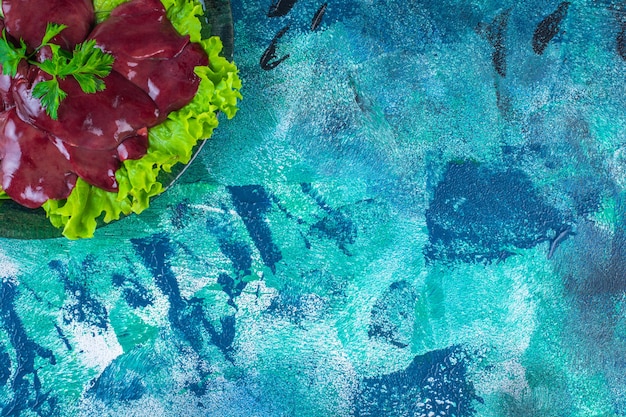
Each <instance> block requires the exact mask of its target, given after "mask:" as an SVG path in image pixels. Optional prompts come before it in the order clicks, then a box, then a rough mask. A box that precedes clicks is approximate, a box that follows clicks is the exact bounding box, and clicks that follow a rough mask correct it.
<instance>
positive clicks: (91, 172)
mask: <svg viewBox="0 0 626 417" xmlns="http://www.w3.org/2000/svg"><path fill="white" fill-rule="evenodd" d="M65 149H66V150H67V154H68V156H69V160H70V164H71V166H72V170H73V171H74V172H75V173H76V174H78V176H79V177H81V178H82V179H84V180H85V181H87V182H88V183H89V184H91V185H94V186H96V187H98V188H102V189H103V190H106V191H113V192H115V191H117V180H116V179H115V171H117V169H118V168H119V167H120V160H119V159H118V158H117V149H107V150H91V149H84V148H78V147H75V146H70V145H66V146H65Z"/></svg>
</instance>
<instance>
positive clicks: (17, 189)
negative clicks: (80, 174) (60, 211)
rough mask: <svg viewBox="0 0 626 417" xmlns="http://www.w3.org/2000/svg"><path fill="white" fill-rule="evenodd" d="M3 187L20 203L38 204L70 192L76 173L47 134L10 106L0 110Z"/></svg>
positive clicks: (31, 206)
mask: <svg viewBox="0 0 626 417" xmlns="http://www.w3.org/2000/svg"><path fill="white" fill-rule="evenodd" d="M0 155H1V156H2V161H0V171H1V172H0V173H1V174H2V189H3V190H4V191H6V193H7V194H8V195H9V196H10V197H11V198H12V199H13V200H15V201H17V202H18V203H19V204H21V205H23V206H26V207H30V208H37V207H40V206H41V205H42V204H43V203H44V202H46V201H47V200H48V199H63V198H67V196H69V194H70V192H71V191H72V189H73V188H74V185H75V184H76V174H74V173H72V172H71V171H72V167H71V165H70V163H69V161H68V160H67V159H66V158H65V157H64V155H63V153H62V152H61V151H60V150H59V148H57V147H56V146H55V144H54V143H53V142H52V141H51V138H50V136H49V135H48V134H47V133H45V132H42V131H41V130H39V129H36V128H35V127H33V126H31V125H30V124H28V123H26V122H24V121H22V120H21V119H20V118H19V117H18V116H17V114H16V111H15V109H11V110H9V111H6V112H4V113H2V114H0Z"/></svg>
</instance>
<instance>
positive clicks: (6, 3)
mask: <svg viewBox="0 0 626 417" xmlns="http://www.w3.org/2000/svg"><path fill="white" fill-rule="evenodd" d="M2 12H3V13H4V21H5V25H6V29H7V32H9V34H11V35H12V36H13V37H14V38H16V39H20V38H21V39H24V41H25V42H26V44H27V45H28V46H30V47H31V48H36V47H37V46H39V45H40V44H41V40H42V39H43V36H44V34H45V33H46V26H47V24H48V22H51V23H58V24H64V25H67V28H65V30H63V32H61V33H60V34H59V35H57V36H56V37H55V38H53V42H54V43H56V44H58V45H61V47H63V48H65V49H73V48H74V46H75V45H76V44H77V43H80V42H82V41H83V40H84V39H85V38H86V37H87V34H88V33H89V32H90V31H91V29H92V27H93V25H94V23H95V14H94V10H93V2H92V0H2Z"/></svg>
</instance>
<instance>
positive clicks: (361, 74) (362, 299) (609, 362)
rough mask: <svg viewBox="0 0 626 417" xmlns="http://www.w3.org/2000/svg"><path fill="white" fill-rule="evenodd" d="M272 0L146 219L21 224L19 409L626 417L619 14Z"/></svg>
mask: <svg viewBox="0 0 626 417" xmlns="http://www.w3.org/2000/svg"><path fill="white" fill-rule="evenodd" d="M270 6H271V4H270V3H269V2H265V1H263V2H261V1H252V2H246V4H245V5H244V4H243V3H242V2H239V1H236V2H234V3H233V9H234V18H235V22H236V24H235V37H236V47H235V61H236V62H237V63H238V65H239V66H240V68H241V76H242V79H243V80H244V83H245V84H244V91H243V93H244V97H245V100H244V101H243V102H242V104H241V110H240V112H239V114H238V115H237V117H236V118H235V119H233V120H231V121H226V120H223V121H222V124H221V126H220V128H219V129H218V131H217V132H216V135H215V137H214V138H213V139H212V140H211V141H210V142H209V143H207V145H206V147H205V148H204V149H203V151H202V153H201V154H200V156H199V158H198V159H197V160H196V161H195V162H194V165H193V166H192V167H191V168H190V170H189V171H188V172H187V173H186V174H185V176H184V177H183V178H181V180H180V181H179V182H178V183H176V185H175V186H174V187H173V188H171V189H170V190H169V191H168V192H167V193H166V194H165V195H163V196H161V197H159V198H158V199H156V200H155V201H154V205H153V207H152V208H151V209H150V210H149V211H148V212H146V213H145V214H143V215H141V216H138V217H137V216H135V217H130V218H127V219H124V220H123V221H120V222H117V223H115V224H112V225H110V226H107V227H105V228H102V229H100V230H99V231H98V233H97V235H96V237H95V238H94V239H93V240H86V241H77V242H70V241H65V240H62V239H55V240H42V241H16V240H2V241H0V276H1V277H2V284H1V286H0V298H1V300H2V303H1V304H0V319H1V326H0V327H1V328H0V386H1V388H0V410H1V411H0V415H7V416H74V415H76V416H93V415H103V416H154V415H159V416H263V417H265V416H268V417H270V416H271V417H274V416H376V417H378V416H429V417H430V416H481V417H492V416H493V417H500V416H622V415H625V414H626V384H625V382H626V381H625V380H624V376H623V375H624V371H625V365H624V361H623V357H624V354H625V353H626V344H625V340H626V319H625V317H626V315H625V314H626V313H625V312H626V309H625V307H626V301H625V300H626V295H625V294H626V284H625V282H626V281H625V280H624V278H625V276H626V251H625V248H626V242H625V240H624V225H625V223H624V207H625V206H624V187H625V185H626V177H625V172H626V165H625V164H626V153H625V152H626V148H625V147H624V143H625V137H626V136H625V132H626V130H625V126H626V124H625V122H626V120H625V117H624V92H625V91H624V78H623V76H624V69H625V68H624V67H625V65H626V62H625V61H624V57H623V56H622V55H624V53H623V52H624V51H623V50H624V47H623V45H622V44H621V43H620V42H622V41H623V38H624V29H625V27H626V19H625V18H624V14H623V11H622V6H621V5H620V4H619V3H617V2H610V1H604V2H593V3H590V2H582V1H572V2H571V3H569V5H567V4H566V3H558V2H535V1H528V2H524V3H523V4H519V3H518V2H504V3H503V2H491V1H485V2H462V1H452V0H450V1H444V2H436V3H435V2H428V1H423V2H400V1H397V0H387V1H382V2H375V3H373V2H366V1H348V2H341V3H339V2H331V1H329V2H328V6H327V9H326V11H325V14H324V16H323V17H322V20H321V24H320V26H319V27H318V28H317V29H316V30H314V31H312V30H311V29H310V24H311V19H312V18H313V15H314V14H315V12H316V11H317V10H318V9H319V7H320V6H321V4H318V3H315V2H313V1H312V0H300V1H299V2H297V3H295V5H294V6H293V8H292V9H291V10H290V11H288V12H287V13H286V14H285V15H284V16H282V17H273V18H268V17H267V16H266V15H267V12H268V10H269V7H270ZM546 19H547V20H546ZM542 22H543V23H542ZM286 26H289V28H288V29H287V30H286V31H285V32H284V34H283V35H282V37H280V38H278V39H276V41H275V43H274V47H275V55H276V58H277V59H280V57H282V56H285V55H287V54H288V55H289V57H288V58H286V59H285V60H283V61H282V62H280V63H279V64H278V65H276V66H275V67H274V68H272V69H270V70H263V69H262V68H261V66H260V61H261V57H262V56H263V54H264V51H266V49H267V48H268V45H270V43H271V42H272V39H274V38H275V36H276V34H277V33H279V32H280V31H281V29H283V28H284V27H286ZM620 48H621V49H620ZM269 62H274V61H273V60H270V61H269Z"/></svg>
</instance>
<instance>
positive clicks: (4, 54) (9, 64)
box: [0, 30, 27, 77]
mask: <svg viewBox="0 0 626 417" xmlns="http://www.w3.org/2000/svg"><path fill="white" fill-rule="evenodd" d="M26 58H27V56H26V44H24V41H20V46H19V47H16V46H15V45H13V44H12V43H11V42H9V41H8V40H7V34H6V31H5V30H3V31H2V38H0V65H2V73H3V74H4V75H10V76H12V77H13V76H15V74H17V67H18V65H19V63H20V62H21V61H22V60H23V59H26Z"/></svg>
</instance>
